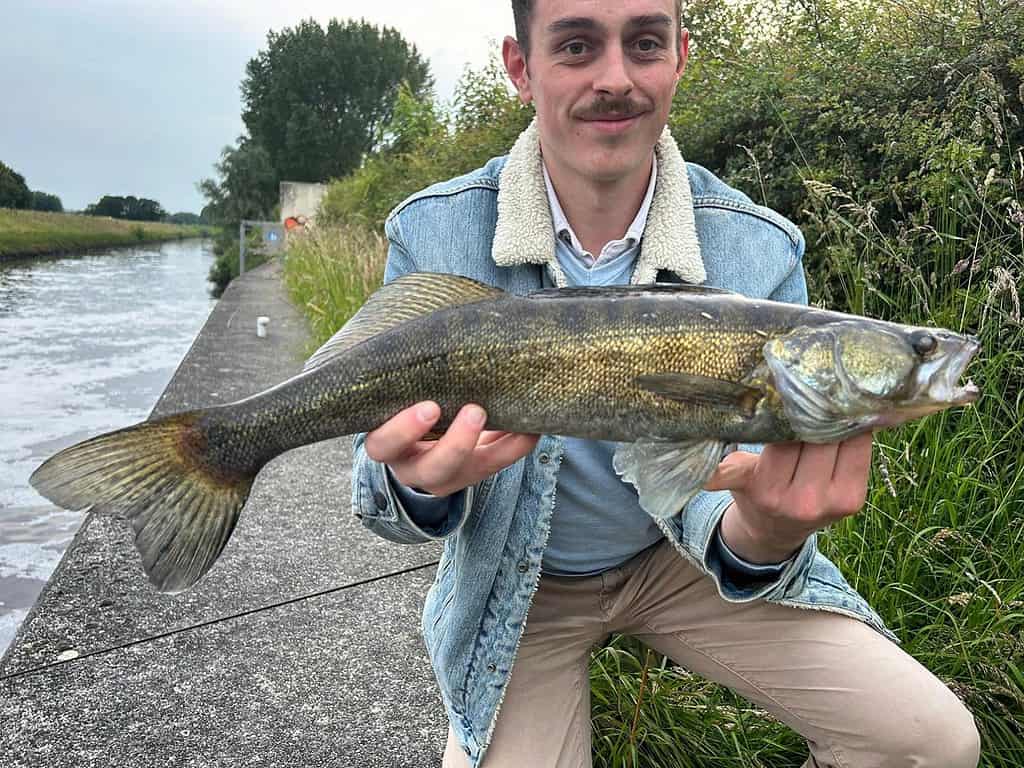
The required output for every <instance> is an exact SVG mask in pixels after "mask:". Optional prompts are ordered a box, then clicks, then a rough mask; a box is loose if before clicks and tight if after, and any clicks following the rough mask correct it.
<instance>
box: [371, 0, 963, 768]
mask: <svg viewBox="0 0 1024 768" xmlns="http://www.w3.org/2000/svg"><path fill="white" fill-rule="evenodd" d="M512 5H513V11H514V14H515V21H516V32H517V39H512V38H507V39H506V40H505V42H504V46H503V56H504V61H505V66H506V69H507V71H508V74H509V77H510V78H511V80H512V82H513V83H514V84H515V87H516V89H517V90H518V92H519V95H520V98H521V99H522V100H523V101H524V102H533V103H534V104H535V106H536V112H537V119H536V121H535V123H534V125H532V126H531V127H530V128H529V129H528V130H527V131H526V132H525V133H524V134H523V135H522V136H521V137H520V138H519V140H518V141H517V142H516V145H515V146H514V147H513V149H512V151H511V153H510V154H509V156H508V157H506V158H498V159H496V160H492V161H491V162H490V163H488V164H487V165H486V166H485V167H484V168H482V169H480V170H478V171H475V172H473V173H471V174H468V175H466V176H463V177H460V178H457V179H453V180H451V181H449V182H445V183H443V184H439V185H436V186H434V187H431V188H429V189H427V190H424V191H423V192H420V193H418V194H416V195H413V196H412V197H411V198H410V199H408V200H406V201H405V202H404V203H402V204H401V205H400V206H399V207H398V208H397V209H396V210H395V211H394V212H393V213H392V215H391V216H390V217H389V219H388V222H387V225H386V231H387V235H388V238H389V241H390V251H389V257H388V265H387V270H386V273H385V281H390V280H392V279H394V278H395V277H397V276H398V275H400V274H404V273H407V272H411V271H431V272H451V273H457V274H462V275H466V276H469V277H473V278H476V279H478V280H482V281H484V282H487V283H490V284H493V285H495V286H498V287H500V288H503V289H505V290H509V291H513V292H516V293H526V292H529V291H531V290H535V289H538V288H541V287H544V286H550V285H572V284H587V285H598V284H619V283H622V284H624V283H629V282H632V283H647V282H653V281H655V280H660V281H676V282H679V281H685V282H691V283H704V282H706V283H707V284H709V285H717V286H723V287H726V288H730V289H733V290H736V291H740V292H742V293H745V294H747V295H751V296H761V297H770V298H772V299H776V300H780V301H790V302H804V303H806V287H805V283H804V276H803V268H802V256H803V250H804V241H803V238H802V236H801V235H800V232H799V230H797V228H796V227H795V226H794V225H793V224H792V223H790V222H789V221H787V220H786V219H784V218H783V217H781V216H779V215H778V214H775V213H774V212H772V211H770V210H768V209H766V208H763V207H761V206H757V205H755V204H754V203H752V202H751V201H750V199H749V198H748V197H746V196H745V195H743V194H742V193H740V192H738V191H737V190H734V189H732V188H730V187H728V186H726V185H725V184H723V183H722V182H721V181H720V180H718V179H717V178H715V177H714V176H713V175H712V174H710V173H709V172H708V171H706V170H705V169H703V168H700V167H699V166H696V165H692V164H686V163H685V162H684V161H683V159H682V157H681V156H680V154H679V151H678V148H677V147H676V145H675V143H674V141H673V140H672V138H671V136H670V135H669V134H668V133H667V131H665V125H666V122H667V119H668V114H669V109H670V106H671V102H672V96H673V94H674V93H675V90H676V84H677V83H678V81H679V78H680V77H681V75H682V73H683V70H684V67H685V65H686V57H687V51H688V35H687V32H686V31H685V30H683V29H682V26H681V22H680V9H679V7H678V5H677V4H676V3H675V2H673V0H617V1H616V2H612V0H532V1H531V0H513V4H512ZM439 415H440V413H439V408H438V406H437V405H436V404H434V403H421V404H419V405H417V406H415V407H413V408H410V409H408V410H407V411H404V412H403V413H400V414H398V415H397V416H395V417H394V418H393V419H392V420H390V421H389V422H388V423H386V424H385V425H383V426H381V427H380V428H378V429H377V430H375V431H374V432H372V433H370V434H368V435H360V436H357V438H356V440H355V465H354V474H353V506H354V508H355V510H356V512H357V514H359V515H360V517H361V518H362V520H363V523H364V525H366V526H367V527H368V528H369V529H370V530H372V531H374V532H376V533H378V534H380V535H381V536H384V537H385V538H388V539H391V540H393V541H398V542H403V543H419V542H426V541H434V540H443V541H444V545H445V546H444V555H443V558H442V561H441V564H440V566H439V568H438V573H437V578H436V581H435V584H434V585H433V587H432V588H431V590H430V592H429V594H428V597H427V600H426V605H425V607H424V614H423V626H422V629H423V634H424V640H425V643H426V646H427V649H428V651H429V653H430V657H431V660H432V663H433V666H434V670H435V673H436V676H437V679H438V682H439V684H440V688H441V695H442V699H443V701H444V705H445V709H446V711H447V714H448V718H449V723H450V730H449V737H448V744H447V748H446V750H445V757H444V765H445V766H466V765H471V766H476V765H480V764H481V762H482V763H483V764H484V765H485V766H487V768H492V766H493V767H494V768H498V767H499V766H560V767H561V766H589V765H590V764H591V758H590V754H591V745H590V722H589V715H590V708H589V707H590V698H589V688H588V686H587V680H588V677H587V662H588V655H589V650H590V648H591V647H592V646H593V645H594V644H595V643H599V642H601V641H602V640H603V639H604V638H606V637H607V636H608V634H609V633H611V632H624V633H628V634H632V635H635V636H638V637H639V638H640V639H642V640H643V641H644V642H645V643H647V644H648V645H650V646H651V647H653V648H654V649H656V650H657V651H659V652H662V653H665V654H666V655H668V656H669V657H671V658H672V659H674V660H675V661H676V662H678V663H679V664H681V665H682V666H684V667H686V668H687V669H690V670H692V671H694V672H697V673H699V674H702V675H705V676H706V677H708V678H710V679H712V680H716V681H718V682H720V683H723V684H725V685H727V686H729V687H730V688H732V689H733V690H736V691H737V692H739V693H740V694H742V695H743V696H745V697H747V698H748V699H750V700H751V701H753V702H755V703H756V704H758V705H759V706H761V707H764V708H765V709H767V710H768V711H769V712H771V713H772V714H774V715H775V716H776V717H778V718H780V719H781V720H783V721H784V722H786V723H787V724H788V725H790V726H791V727H792V728H794V729H795V730H796V731H798V732H799V733H801V734H802V735H803V736H804V737H806V738H807V740H808V744H809V747H810V753H811V756H810V757H809V758H808V762H807V763H806V765H808V766H911V765H913V766H925V765H928V766H939V765H941V766H956V767H960V766H974V765H975V764H976V763H977V760H978V752H979V746H978V735H977V731H976V730H975V727H974V724H973V719H972V718H971V716H970V714H969V713H968V712H967V711H966V709H964V707H963V706H962V705H961V703H960V702H959V700H958V699H957V698H956V697H955V696H954V695H953V694H952V693H951V692H950V691H949V690H948V689H947V688H946V687H945V686H944V685H943V684H942V683H941V682H940V681H938V680H937V679H936V678H935V677H934V676H933V675H931V673H929V672H928V671H927V670H925V669H924V668H923V667H922V666H921V665H920V664H918V663H917V662H916V661H914V660H913V659H912V658H910V657H909V656H908V655H907V654H905V653H903V652H902V651H901V650H900V649H899V647H898V646H897V645H896V644H894V643H893V642H891V640H893V639H895V638H894V637H893V636H892V635H891V633H890V632H889V631H888V630H887V629H886V628H885V627H884V626H883V624H882V622H881V620H880V619H879V618H878V616H877V614H875V613H874V611H872V610H871V608H870V607H869V606H868V605H867V604H866V603H865V602H864V600H863V599H862V598H861V597H860V596H859V595H857V594H856V593H855V592H854V591H853V590H852V589H851V588H850V587H849V586H848V585H847V584H846V582H845V581H844V580H843V578H842V576H841V575H840V574H839V572H838V570H837V569H836V568H835V566H834V565H833V564H832V563H830V562H829V561H828V560H826V559H825V558H824V557H823V556H822V555H821V554H819V553H818V552H817V550H816V546H815V532H816V531H817V530H820V529H821V528H823V527H825V526H827V525H828V524H829V523H831V522H833V521H835V520H838V519H841V518H843V517H845V516H848V515H851V514H854V513H855V512H857V511H858V510H859V509H860V507H861V506H862V505H863V504H864V499H865V494H866V491H867V478H868V470H869V464H870V457H871V436H870V435H865V436H861V437H857V438H853V439H850V440H847V441H845V442H843V443H840V444H836V445H807V444H800V443H789V444H781V445H769V446H767V447H764V448H763V451H762V450H761V446H744V449H745V450H739V451H736V452H734V453H732V454H731V455H729V456H728V457H727V458H726V459H725V460H724V461H723V463H722V464H721V466H720V468H719V470H718V472H717V473H716V474H715V476H714V477H713V478H712V480H711V482H710V483H709V485H708V486H707V489H706V490H705V491H702V492H701V493H700V494H699V495H698V496H697V497H696V498H695V499H694V500H693V501H691V502H690V503H689V504H688V505H687V506H686V508H685V509H684V510H681V511H680V514H678V515H677V516H675V517H673V518H670V519H669V520H667V521H660V522H659V521H655V520H654V519H652V518H651V517H649V516H647V515H646V514H645V513H644V512H643V511H642V510H641V509H640V507H639V505H638V503H637V499H636V493H635V491H634V490H633V489H632V488H631V486H628V485H627V484H625V483H623V482H622V481H621V480H619V478H618V477H617V476H616V474H615V473H614V471H613V469H612V467H611V455H612V452H613V449H614V446H613V445H611V444H606V443H601V442H596V441H585V440H575V439H569V438H561V437H556V436H551V435H544V436H536V435H519V434H506V433H498V432H490V431H486V430H485V429H484V427H485V424H486V414H485V413H484V412H483V410H482V409H481V408H479V407H478V406H475V405H472V404H471V405H467V406H466V407H464V408H463V409H462V410H461V411H460V412H459V414H458V415H457V417H456V418H455V420H454V422H453V424H452V425H451V428H450V429H449V430H448V431H447V433H446V435H445V436H444V437H442V438H441V439H440V440H439V441H437V442H428V441H423V440H421V438H423V437H424V435H426V434H427V433H428V432H429V431H430V428H431V426H432V425H433V424H434V423H435V422H436V421H437V419H438V418H439ZM796 608H811V609H817V610H796ZM527 617H528V620H527Z"/></svg>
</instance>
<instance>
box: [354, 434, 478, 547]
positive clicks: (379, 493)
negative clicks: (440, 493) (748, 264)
mask: <svg viewBox="0 0 1024 768" xmlns="http://www.w3.org/2000/svg"><path fill="white" fill-rule="evenodd" d="M362 437H363V436H362V435H357V436H356V438H355V444H354V446H353V462H352V511H353V513H354V514H355V515H356V517H358V518H359V519H360V520H361V522H362V524H363V526H365V527H366V528H368V529H369V530H370V531H372V532H373V533H376V534H377V535H379V536H382V537H383V538H385V539H388V540H389V541H394V542H396V543H399V544H423V543H426V542H429V541H438V540H441V539H445V538H447V537H448V536H451V535H452V534H453V533H455V532H456V531H458V530H459V528H461V527H462V525H463V524H464V523H465V521H466V517H467V515H468V512H469V509H470V505H471V504H472V503H473V488H472V486H471V487H469V488H466V489H464V490H462V491H459V492H458V493H454V494H452V495H451V496H449V497H447V498H446V499H444V501H445V502H447V507H446V509H445V510H444V514H443V516H442V515H441V513H440V512H439V511H438V510H436V509H435V510H429V509H427V510H420V511H419V513H417V512H412V513H410V509H407V507H406V504H404V503H403V501H402V498H401V497H400V495H399V493H398V492H396V488H395V485H400V484H398V483H396V484H395V485H393V484H392V483H391V482H390V481H389V479H388V474H389V473H388V472H387V467H386V465H384V464H381V463H380V462H377V461H373V460H372V459H370V458H369V457H368V456H367V455H366V452H365V451H364V450H362V439H361V438H362ZM408 490H409V492H410V493H414V492H412V491H411V489H408ZM427 498H428V499H431V503H434V502H435V501H437V500H436V499H434V498H433V497H427ZM409 506H410V507H412V508H413V509H414V510H415V509H416V508H417V506H418V505H417V503H416V502H415V500H411V503H410V504H409ZM432 512H433V513H434V514H432ZM434 515H436V518H435V517H434Z"/></svg>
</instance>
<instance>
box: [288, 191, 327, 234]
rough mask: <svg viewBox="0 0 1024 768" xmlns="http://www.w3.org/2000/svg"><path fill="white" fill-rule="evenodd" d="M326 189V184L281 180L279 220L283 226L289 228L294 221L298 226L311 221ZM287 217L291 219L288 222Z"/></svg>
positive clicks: (291, 227)
mask: <svg viewBox="0 0 1024 768" xmlns="http://www.w3.org/2000/svg"><path fill="white" fill-rule="evenodd" d="M326 191H327V185H326V184H309V183H307V182H303V181H282V182H281V192H280V195H281V221H282V222H283V223H284V224H285V228H286V229H289V230H290V229H293V228H294V226H295V224H296V223H297V224H298V225H299V226H305V224H306V223H307V222H310V221H312V220H313V218H314V217H315V216H316V211H317V208H319V206H320V201H321V200H322V199H323V196H324V193H325V192H326ZM289 219H292V220H293V221H292V222H289ZM289 225H291V226H289Z"/></svg>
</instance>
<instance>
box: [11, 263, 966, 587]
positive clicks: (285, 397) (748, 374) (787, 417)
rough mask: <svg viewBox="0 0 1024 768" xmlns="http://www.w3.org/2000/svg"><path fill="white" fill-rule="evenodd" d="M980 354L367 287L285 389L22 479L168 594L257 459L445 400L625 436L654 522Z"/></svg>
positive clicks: (459, 286) (535, 296)
mask: <svg viewBox="0 0 1024 768" xmlns="http://www.w3.org/2000/svg"><path fill="white" fill-rule="evenodd" d="M977 349H978V341H977V339H975V338H973V337H969V336H961V335H958V334H955V333H952V332H950V331H946V330H941V329H935V328H917V327H910V326H905V325H898V324H893V323H886V322H880V321H877V320H870V319H867V318H863V317H857V316H854V315H847V314H842V313H838V312H827V311H823V310H820V309H815V308H813V307H807V306H803V305H796V304H784V303H778V302H772V301H766V300H752V299H749V298H745V297H743V296H740V295H739V294H735V293H731V292H729V291H724V290H720V289H713V288H704V287H693V286H681V285H667V284H656V285H647V286H632V287H604V288H568V289H551V290H541V291H538V292H535V293H532V294H529V295H527V296H515V295H512V294H509V293H506V292H504V291H501V290H499V289H496V288H493V287H491V286H488V285H485V284H483V283H479V282H476V281H474V280H470V279H467V278H464V277H457V276H452V275H440V274H430V273H416V274H410V275H406V276H404V277H401V278H399V279H397V280H395V281H394V282H392V283H390V284H388V285H386V286H384V287H383V288H381V289H380V290H378V291H377V292H376V293H374V294H373V295H372V296H371V297H370V298H369V299H368V300H367V302H366V304H365V305H364V306H363V308H362V309H360V311H359V312H358V313H357V314H356V315H355V316H354V317H353V318H352V320H351V321H349V322H348V323H347V324H346V325H345V327H344V328H342V329H341V330H340V331H339V332H338V333H337V334H335V336H334V337H332V338H331V339H330V341H328V342H327V343H326V344H325V345H324V346H323V347H321V348H320V350H318V351H317V352H316V353H315V354H314V355H313V356H312V357H311V358H310V359H309V361H308V362H307V363H306V366H305V368H304V369H303V371H302V372H301V373H300V374H298V375H297V376H294V377H293V378H290V379H288V380H287V381H285V382H283V383H281V384H279V385H277V386H275V387H272V388H271V389H268V390H265V391H263V392H260V393H259V394H256V395H253V396H252V397H249V398H246V399H244V400H239V401H237V402H234V403H230V404H227V405H223V406H218V407H213V408H208V409H205V410H198V411H191V412H187V413H180V414H176V415H172V416H168V417H166V418H161V419H156V420H153V421H147V422H143V423H141V424H137V425H135V426H132V427H128V428H126V429H121V430H118V431H116V432H111V433H108V434H105V435H101V436H99V437H95V438H93V439H91V440H87V441H85V442H82V443H79V444H78V445H75V446H72V447H70V448H67V449H65V450H63V451H61V452H60V453H58V454H56V455H55V456H53V457H52V458H50V459H49V460H47V461H46V462H45V463H44V464H43V465H42V466H40V467H39V468H38V469H37V470H36V471H35V473H34V474H33V475H32V478H31V482H32V484H33V485H34V486H35V487H36V488H37V489H38V490H39V492H40V493H42V494H43V495H44V496H46V497H47V498H48V499H50V500H51V501H53V502H54V503H55V504H58V505H60V506H62V507H66V508H68V509H83V508H85V507H88V506H90V505H93V504H99V505H102V507H104V508H106V509H110V510H112V511H117V512H121V513H123V514H125V515H127V516H128V517H129V518H131V520H132V523H133V526H134V528H135V534H136V545H137V547H138V549H139V552H140V553H141V555H142V563H143V567H144V568H145V570H146V573H147V575H148V576H149V578H150V581H151V582H152V583H153V584H154V585H155V586H156V587H157V588H158V589H160V590H162V591H167V592H177V591H181V590H183V589H186V588H188V587H190V586H192V585H193V584H194V583H195V582H196V581H197V580H198V579H199V578H200V577H201V576H202V575H203V574H204V573H206V571H207V570H209V568H210V567H211V566H212V565H213V563H214V562H215V561H216V559H217V557H218V556H219V555H220V553H221V551H222V550H223V549H224V546H225V544H226V543H227V541H228V538H229V537H230V535H231V532H232V530H233V529H234V527H235V523H236V522H237V520H238V515H239V512H240V511H241V508H242V506H243V504H244V503H245V500H246V497H247V496H248V493H249V489H250V487H251V486H252V483H253V480H254V479H255V477H256V475H257V473H258V472H259V471H260V469H261V468H262V467H263V465H264V464H266V463H267V462H268V461H270V460H271V459H273V458H274V457H275V456H278V455H280V454H282V453H284V452H285V451H288V450H291V449H293V448H296V447H298V446H302V445H307V444H309V443H315V442H318V441H320V440H325V439H327V438H333V437H338V436H340V435H346V434H352V433H356V432H363V431H369V430H372V429H374V428H375V427H377V426H379V425H380V424H382V423H383V422H384V421H386V420H387V419H389V418H390V417H391V416H393V415H395V414H396V413H397V412H398V411H400V410H402V409H403V408H406V407H408V406H410V405H412V404H414V403H417V402H420V401H423V400H434V401H436V402H437V403H439V404H440V406H441V409H442V418H441V422H440V425H439V427H438V430H439V431H440V430H443V429H444V428H445V427H446V426H447V425H448V424H449V423H450V421H451V419H452V418H453V417H454V416H455V414H456V413H457V412H458V410H459V408H460V407H461V406H463V405H464V404H466V403H470V402H473V403H478V404H480V405H482V406H483V407H484V408H485V409H486V411H487V417H488V418H487V425H488V428H489V429H498V430H508V431H515V432H527V433H547V434H560V435H570V436H576V437H584V438H593V439H601V440H615V441H620V442H621V443H622V444H621V445H620V447H619V448H618V450H617V452H616V454H615V457H614V467H615V470H616V471H617V472H618V473H619V474H620V475H621V476H622V477H623V479H625V480H627V481H629V482H631V483H632V484H633V485H635V486H636V488H637V491H638V493H639V500H640V504H641V505H642V506H643V507H644V508H645V509H646V510H647V511H648V512H650V513H651V514H653V515H655V516H658V517H666V516H669V515H672V514H674V513H676V512H678V511H679V510H680V509H682V507H683V505H684V504H685V503H686V502H687V501H688V500H689V499H690V498H692V497H693V495H694V494H695V493H697V491H699V490H700V488H701V487H702V486H703V485H704V483H705V482H706V481H707V479H708V478H709V477H710V475H711V474H712V473H713V472H714V470H715V467H716V466H717V464H718V461H719V459H720V458H721V456H722V452H723V449H724V447H725V446H726V444H728V443H736V442H747V443H768V442H777V441H790V440H801V441H805V442H812V443H821V442H835V441H839V440H842V439H844V438H847V437H850V436H852V435H855V434H858V433H861V432H865V431H868V430H872V429H878V428H882V427H887V426H891V425H894V424H898V423H900V422H903V421H906V420H908V419H912V418H916V417H918V416H922V415H924V414H927V413H931V412H934V411H939V410H942V409H944V408H947V407H949V406H953V405H962V404H967V403H971V402H973V401H974V400H975V399H976V398H977V397H978V389H977V387H975V386H974V385H973V384H972V383H970V382H968V383H967V384H966V386H963V387H960V386H958V385H957V382H958V380H959V378H960V376H961V374H962V372H963V370H964V369H965V368H966V366H967V364H968V362H969V361H970V359H971V358H972V357H973V356H974V354H975V352H976V351H977Z"/></svg>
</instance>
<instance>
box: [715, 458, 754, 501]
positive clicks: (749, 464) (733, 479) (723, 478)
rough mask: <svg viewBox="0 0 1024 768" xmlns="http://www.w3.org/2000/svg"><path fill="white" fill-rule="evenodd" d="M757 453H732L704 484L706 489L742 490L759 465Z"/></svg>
mask: <svg viewBox="0 0 1024 768" xmlns="http://www.w3.org/2000/svg"><path fill="white" fill-rule="evenodd" d="M757 459H758V457H757V454H756V453H747V452H746V451H736V452H734V453H730V454H729V455H728V456H726V457H725V459H724V460H723V461H722V463H721V464H719V465H718V468H717V469H716V470H715V473H714V474H713V475H711V477H709V478H708V481H707V482H706V483H705V484H704V490H705V491H740V490H743V488H745V487H746V486H747V484H748V483H749V482H750V479H751V477H753V475H754V467H756V466H757Z"/></svg>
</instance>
